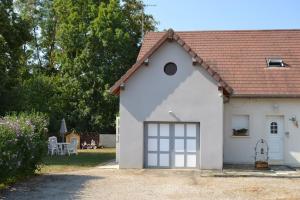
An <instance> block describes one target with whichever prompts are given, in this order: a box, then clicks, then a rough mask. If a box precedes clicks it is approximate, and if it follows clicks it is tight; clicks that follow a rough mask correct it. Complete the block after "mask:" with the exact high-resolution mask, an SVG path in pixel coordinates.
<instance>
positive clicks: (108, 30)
mask: <svg viewBox="0 0 300 200" xmlns="http://www.w3.org/2000/svg"><path fill="white" fill-rule="evenodd" d="M62 1H63V0H57V1H55V4H54V5H55V11H56V13H58V16H57V19H58V21H59V25H58V27H57V39H58V45H59V47H60V49H61V50H60V52H58V58H59V60H60V61H59V63H61V71H62V73H63V77H64V78H63V79H64V81H65V83H64V86H65V90H64V91H65V92H64V94H65V95H66V96H67V99H69V101H68V102H70V104H69V109H68V110H69V111H70V112H68V116H67V119H69V122H70V123H71V124H72V126H73V127H76V128H77V129H83V130H89V131H104V132H107V131H112V129H113V126H114V121H115V117H116V114H117V112H118V101H117V98H116V97H113V96H111V95H109V94H108V89H109V87H110V86H111V85H112V84H113V83H114V82H115V81H116V80H117V79H118V78H119V77H120V76H121V75H122V74H123V73H124V72H125V71H126V70H127V69H128V68H129V67H130V66H131V65H132V64H133V63H134V62H135V59H136V55H137V52H138V49H139V44H140V40H141V35H142V34H141V19H142V15H145V14H144V13H142V10H143V9H142V6H143V5H142V3H141V2H140V1H133V0H130V1H124V2H123V4H121V3H120V2H119V1H117V0H111V1H109V2H101V3H100V4H99V3H98V2H99V1H92V0H89V1H84V0H82V1H80V0H79V1H72V0H68V1H65V0H64V1H63V2H64V3H62ZM145 16H146V17H144V19H145V21H144V23H145V24H146V25H145V27H146V30H153V29H154V28H155V27H154V26H155V21H154V20H153V18H152V16H148V15H145ZM137 19H140V20H137Z"/></svg>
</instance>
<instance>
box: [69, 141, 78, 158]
mask: <svg viewBox="0 0 300 200" xmlns="http://www.w3.org/2000/svg"><path fill="white" fill-rule="evenodd" d="M67 150H68V154H69V155H70V154H77V139H76V138H71V143H70V144H68V145H67Z"/></svg>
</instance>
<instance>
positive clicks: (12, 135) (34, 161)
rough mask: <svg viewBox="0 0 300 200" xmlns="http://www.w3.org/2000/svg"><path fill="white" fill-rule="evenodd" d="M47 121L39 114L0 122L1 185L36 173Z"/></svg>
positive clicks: (26, 114)
mask: <svg viewBox="0 0 300 200" xmlns="http://www.w3.org/2000/svg"><path fill="white" fill-rule="evenodd" d="M47 126H48V118H47V116H46V115H44V114H42V113H20V114H10V115H7V116H5V117H3V118H1V119H0V183H1V182H2V183H5V182H7V181H12V180H16V179H18V178H22V177H26V176H29V175H32V174H34V173H35V171H36V170H37V169H38V167H39V165H40V164H41V162H42V158H43V157H44V155H45V153H46V150H47V141H46V131H47V129H46V127H47Z"/></svg>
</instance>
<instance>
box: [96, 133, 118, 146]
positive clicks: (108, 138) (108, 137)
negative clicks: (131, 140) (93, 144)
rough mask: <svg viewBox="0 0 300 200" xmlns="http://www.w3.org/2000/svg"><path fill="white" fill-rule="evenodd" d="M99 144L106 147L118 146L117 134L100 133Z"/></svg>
mask: <svg viewBox="0 0 300 200" xmlns="http://www.w3.org/2000/svg"><path fill="white" fill-rule="evenodd" d="M99 144H100V146H104V147H116V135H115V134H100V135H99Z"/></svg>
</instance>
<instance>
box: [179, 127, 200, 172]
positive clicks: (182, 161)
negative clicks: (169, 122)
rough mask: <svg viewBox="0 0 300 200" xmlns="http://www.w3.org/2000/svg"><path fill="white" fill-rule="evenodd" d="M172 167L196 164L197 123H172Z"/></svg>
mask: <svg viewBox="0 0 300 200" xmlns="http://www.w3.org/2000/svg"><path fill="white" fill-rule="evenodd" d="M174 155H175V156H174V157H175V161H174V167H175V168H183V167H185V168H189V167H191V168H195V167H196V166H197V125H196V124H192V123H187V124H175V125H174Z"/></svg>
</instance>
